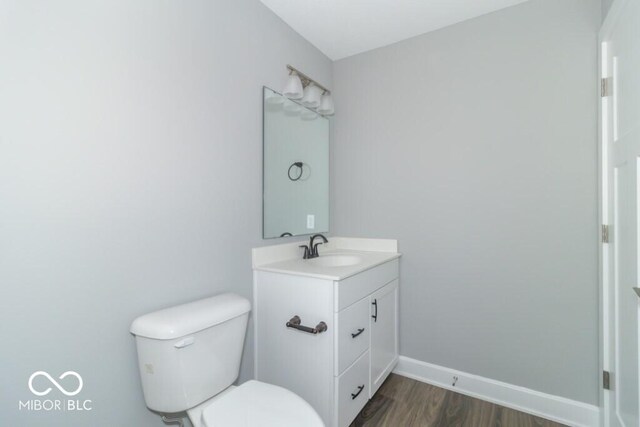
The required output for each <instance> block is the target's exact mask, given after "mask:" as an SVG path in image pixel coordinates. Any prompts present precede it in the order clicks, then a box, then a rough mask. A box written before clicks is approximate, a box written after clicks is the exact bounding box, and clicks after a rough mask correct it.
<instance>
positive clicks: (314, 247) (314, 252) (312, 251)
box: [311, 242, 322, 257]
mask: <svg viewBox="0 0 640 427" xmlns="http://www.w3.org/2000/svg"><path fill="white" fill-rule="evenodd" d="M321 244H322V242H318V243H316V244H315V245H313V249H312V250H311V254H312V255H313V256H314V257H317V256H319V255H320V254H319V253H318V246H320V245H321Z"/></svg>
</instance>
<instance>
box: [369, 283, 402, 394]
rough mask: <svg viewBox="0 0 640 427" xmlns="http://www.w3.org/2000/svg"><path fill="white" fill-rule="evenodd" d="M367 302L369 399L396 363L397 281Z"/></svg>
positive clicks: (377, 292) (374, 294) (386, 286)
mask: <svg viewBox="0 0 640 427" xmlns="http://www.w3.org/2000/svg"><path fill="white" fill-rule="evenodd" d="M370 301H371V319H370V330H371V351H370V357H371V377H370V381H371V386H370V387H369V397H372V396H373V394H374V393H375V392H376V391H377V390H378V388H379V387H380V385H382V383H383V382H384V380H385V379H386V378H387V376H389V373H391V371H392V370H393V368H394V367H395V365H396V363H397V362H398V280H397V279H396V280H394V281H393V282H391V283H389V284H388V285H385V286H384V287H383V288H381V289H379V290H378V291H376V292H374V293H373V294H371V297H370Z"/></svg>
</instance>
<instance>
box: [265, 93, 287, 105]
mask: <svg viewBox="0 0 640 427" xmlns="http://www.w3.org/2000/svg"><path fill="white" fill-rule="evenodd" d="M284 99H285V98H284V97H283V96H282V95H280V94H277V93H275V92H271V93H270V94H268V95H267V96H266V98H265V102H266V103H267V104H269V105H282V104H283V103H284Z"/></svg>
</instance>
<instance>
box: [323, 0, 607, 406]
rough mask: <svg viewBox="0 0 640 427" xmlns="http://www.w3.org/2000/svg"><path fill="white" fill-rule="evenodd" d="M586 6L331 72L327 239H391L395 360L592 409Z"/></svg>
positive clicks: (594, 361)
mask: <svg viewBox="0 0 640 427" xmlns="http://www.w3.org/2000/svg"><path fill="white" fill-rule="evenodd" d="M600 12H601V4H600V1H599V0H563V1H557V0H532V1H530V2H527V3H524V4H522V5H518V6H515V7H512V8H509V9H505V10H502V11H499V12H496V13H493V14H490V15H486V16H483V17H480V18H478V19H474V20H471V21H467V22H464V23H461V24H458V25H455V26H452V27H449V28H446V29H443V30H440V31H437V32H434V33H430V34H427V35H423V36H420V37H417V38H413V39H410V40H407V41H403V42H400V43H397V44H395V45H391V46H389V47H385V48H381V49H377V50H375V51H371V52H368V53H363V54H360V55H357V56H354V57H351V58H347V59H344V60H341V61H338V62H336V63H335V66H334V94H335V98H336V118H335V123H334V124H335V129H334V131H335V141H334V145H333V153H332V162H333V176H332V178H333V182H334V183H335V184H336V185H334V186H333V187H332V191H333V205H332V206H333V211H332V215H333V218H332V219H333V225H334V227H333V230H332V231H333V232H334V234H338V235H341V234H343V235H353V236H364V237H369V236H374V237H387V238H398V239H399V240H400V247H401V251H402V252H403V253H404V257H403V258H402V263H401V264H402V271H401V276H402V284H401V308H400V310H401V326H400V331H401V335H400V340H401V354H402V355H404V356H408V357H411V358H415V359H419V360H423V361H427V362H431V363H435V364H438V365H442V366H446V367H449V368H454V369H458V370H462V371H466V372H469V373H472V374H477V375H481V376H484V377H488V378H493V379H496V380H500V381H505V382H508V383H511V384H516V385H519V386H524V387H528V388H531V389H534V390H539V391H541V392H545V393H551V394H554V395H559V396H564V397H567V398H570V399H575V400H579V401H583V402H587V403H592V404H597V397H598V392H597V385H598V377H597V369H598V311H597V308H598V303H597V295H598V292H597V271H596V269H597V217H596V213H597V211H596V189H597V186H596V171H597V167H596V154H597V151H596V147H597V142H596V124H597V94H596V87H597V84H596V81H597V80H596V70H597V51H596V49H597V36H596V34H597V30H598V27H599V23H600Z"/></svg>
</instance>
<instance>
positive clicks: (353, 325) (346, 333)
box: [334, 298, 370, 376]
mask: <svg viewBox="0 0 640 427" xmlns="http://www.w3.org/2000/svg"><path fill="white" fill-rule="evenodd" d="M369 306H370V302H369V298H364V299H362V300H360V301H358V302H357V303H355V304H353V305H351V306H350V307H347V308H345V309H344V310H342V311H341V312H339V313H337V314H336V315H335V316H336V322H335V323H336V325H337V329H336V331H337V333H336V334H335V340H336V343H335V344H336V363H335V364H334V366H335V368H334V369H335V372H334V375H336V376H338V375H340V374H341V373H342V372H344V370H345V369H347V368H348V367H349V366H351V364H352V363H353V362H355V360H356V359H357V358H358V357H359V356H360V355H361V354H362V353H364V352H365V350H367V348H369V336H370V335H369V334H370V330H369V312H370V308H369Z"/></svg>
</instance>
